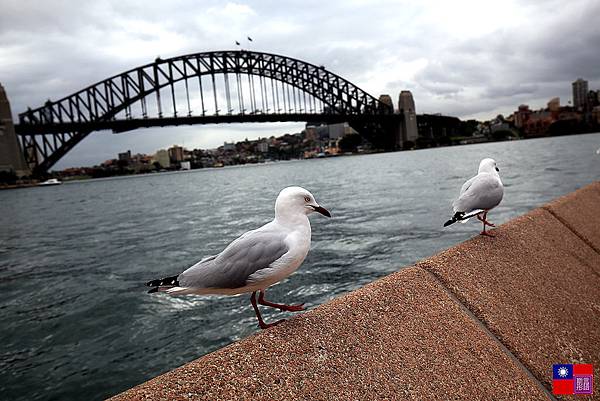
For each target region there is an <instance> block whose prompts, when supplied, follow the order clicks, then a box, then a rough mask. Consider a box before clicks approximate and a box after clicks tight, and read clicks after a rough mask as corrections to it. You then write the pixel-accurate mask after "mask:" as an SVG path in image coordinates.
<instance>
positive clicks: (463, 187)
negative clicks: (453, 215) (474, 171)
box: [458, 176, 477, 198]
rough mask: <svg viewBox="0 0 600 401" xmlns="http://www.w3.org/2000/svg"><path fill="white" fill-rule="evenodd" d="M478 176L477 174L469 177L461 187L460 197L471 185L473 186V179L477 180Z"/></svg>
mask: <svg viewBox="0 0 600 401" xmlns="http://www.w3.org/2000/svg"><path fill="white" fill-rule="evenodd" d="M476 178H477V176H474V177H471V178H469V179H468V180H467V181H466V182H465V183H464V184H463V185H462V187H461V188H460V194H459V195H458V196H459V198H460V195H462V194H464V193H465V192H466V191H467V189H469V187H470V186H471V184H473V181H475V179H476Z"/></svg>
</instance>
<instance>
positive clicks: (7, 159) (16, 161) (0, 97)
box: [0, 84, 31, 178]
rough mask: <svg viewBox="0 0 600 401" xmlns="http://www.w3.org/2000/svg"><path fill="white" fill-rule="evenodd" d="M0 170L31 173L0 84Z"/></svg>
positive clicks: (8, 104)
mask: <svg viewBox="0 0 600 401" xmlns="http://www.w3.org/2000/svg"><path fill="white" fill-rule="evenodd" d="M0 172H14V173H15V174H16V175H17V177H19V178H20V177H24V176H28V175H31V171H30V170H29V168H28V167H27V164H26V163H25V157H24V156H23V152H22V151H21V147H20V145H19V141H18V140H17V135H16V134H15V126H14V124H13V120H12V114H11V111H10V103H9V102H8V97H7V96H6V91H5V90H4V87H3V86H2V84H0Z"/></svg>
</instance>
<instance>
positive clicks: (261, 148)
mask: <svg viewBox="0 0 600 401" xmlns="http://www.w3.org/2000/svg"><path fill="white" fill-rule="evenodd" d="M256 151H257V152H260V153H267V152H269V144H268V142H267V140H266V139H262V140H260V141H259V142H258V143H257V144H256Z"/></svg>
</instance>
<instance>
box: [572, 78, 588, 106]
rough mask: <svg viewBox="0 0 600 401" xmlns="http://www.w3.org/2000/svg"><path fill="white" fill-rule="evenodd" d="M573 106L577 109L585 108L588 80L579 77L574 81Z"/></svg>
mask: <svg viewBox="0 0 600 401" xmlns="http://www.w3.org/2000/svg"><path fill="white" fill-rule="evenodd" d="M572 86H573V106H574V107H575V110H583V109H585V105H586V103H587V96H588V81H586V80H584V79H581V78H578V79H577V81H575V82H573V84H572Z"/></svg>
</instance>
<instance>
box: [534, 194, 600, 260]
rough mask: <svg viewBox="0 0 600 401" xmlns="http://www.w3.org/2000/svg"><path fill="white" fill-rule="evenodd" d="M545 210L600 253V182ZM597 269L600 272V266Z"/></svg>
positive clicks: (554, 203)
mask: <svg viewBox="0 0 600 401" xmlns="http://www.w3.org/2000/svg"><path fill="white" fill-rule="evenodd" d="M544 208H545V209H547V210H548V211H549V212H550V213H552V214H554V215H555V216H556V217H557V218H558V219H559V220H561V222H563V224H565V225H566V226H567V227H568V228H570V229H571V230H573V231H574V232H576V233H577V235H579V236H580V237H582V239H583V240H584V241H586V242H588V243H589V244H590V245H591V246H593V247H594V248H595V250H596V251H597V252H600V182H595V183H593V184H591V185H588V186H587V187H585V188H582V189H580V190H579V191H576V192H573V193H571V194H569V195H566V196H563V197H561V198H558V199H557V200H555V201H553V202H551V203H549V204H548V205H546V206H544ZM597 267H598V269H599V270H598V271H599V272H600V266H597Z"/></svg>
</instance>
